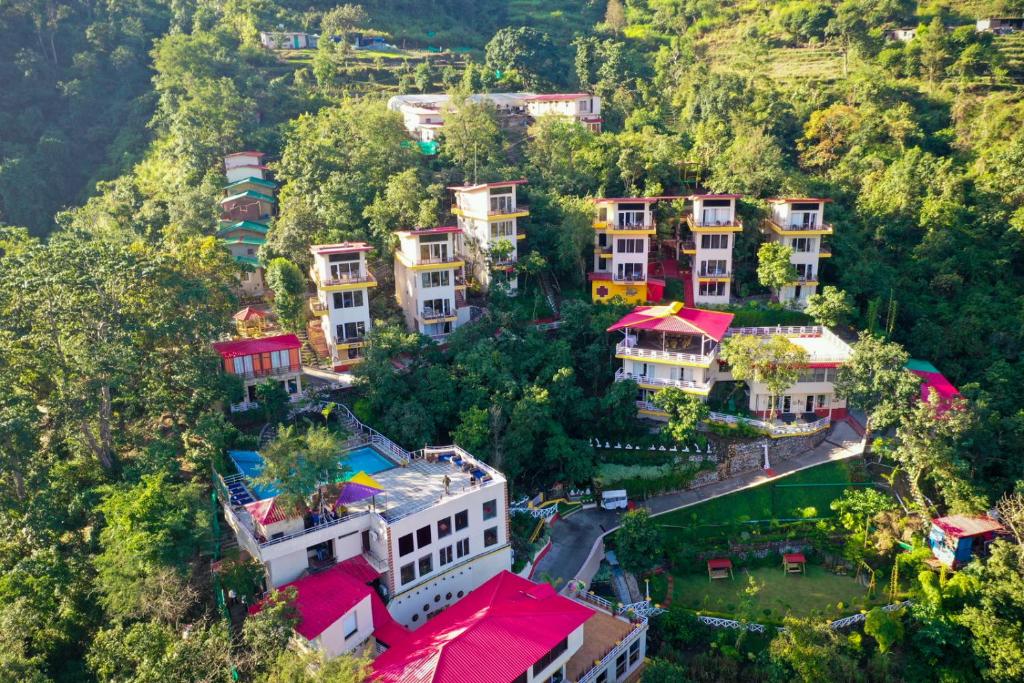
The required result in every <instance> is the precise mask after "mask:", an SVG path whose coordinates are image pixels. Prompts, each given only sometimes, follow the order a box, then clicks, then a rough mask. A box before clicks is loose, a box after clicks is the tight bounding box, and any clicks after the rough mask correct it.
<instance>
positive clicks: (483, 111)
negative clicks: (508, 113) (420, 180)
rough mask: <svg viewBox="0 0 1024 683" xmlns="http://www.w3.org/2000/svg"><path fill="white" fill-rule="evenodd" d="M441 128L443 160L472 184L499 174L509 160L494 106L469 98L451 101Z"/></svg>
mask: <svg viewBox="0 0 1024 683" xmlns="http://www.w3.org/2000/svg"><path fill="white" fill-rule="evenodd" d="M451 107H452V108H453V110H451V111H449V112H448V113H447V114H446V116H445V122H444V128H443V129H441V157H442V158H443V159H445V160H446V161H448V162H450V163H451V164H453V165H454V166H455V167H456V168H457V169H458V170H459V171H461V173H462V176H463V178H465V179H466V180H467V181H468V182H477V181H478V180H480V179H481V178H486V177H488V176H490V175H491V174H493V173H495V172H496V171H497V169H498V168H499V167H500V166H501V165H502V163H503V162H504V160H505V156H504V151H503V144H504V141H503V139H502V136H501V130H500V128H499V127H498V121H497V118H496V115H495V113H494V107H492V106H490V105H488V104H486V103H484V102H472V101H470V100H468V99H464V100H461V101H455V100H453V101H452V102H451Z"/></svg>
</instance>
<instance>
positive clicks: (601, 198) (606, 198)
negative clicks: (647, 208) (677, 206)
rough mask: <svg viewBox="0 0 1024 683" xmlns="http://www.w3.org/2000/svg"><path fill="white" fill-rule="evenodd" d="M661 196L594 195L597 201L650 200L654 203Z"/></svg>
mask: <svg viewBox="0 0 1024 683" xmlns="http://www.w3.org/2000/svg"><path fill="white" fill-rule="evenodd" d="M659 199H661V197H594V201H595V202H650V203H654V202H656V201H658V200H659Z"/></svg>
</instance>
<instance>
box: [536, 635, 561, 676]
mask: <svg viewBox="0 0 1024 683" xmlns="http://www.w3.org/2000/svg"><path fill="white" fill-rule="evenodd" d="M568 649H569V639H568V638H562V642H560V643H558V645H555V646H554V647H553V648H551V651H550V652H548V653H547V654H546V655H544V656H543V657H541V658H540V659H538V660H537V661H536V662H534V664H533V675H534V677H536V676H537V674H539V673H540V672H541V671H543V670H544V669H546V668H548V667H549V666H551V664H552V663H554V661H555V660H556V659H558V657H559V655H561V654H562V653H563V652H565V651H566V650H568Z"/></svg>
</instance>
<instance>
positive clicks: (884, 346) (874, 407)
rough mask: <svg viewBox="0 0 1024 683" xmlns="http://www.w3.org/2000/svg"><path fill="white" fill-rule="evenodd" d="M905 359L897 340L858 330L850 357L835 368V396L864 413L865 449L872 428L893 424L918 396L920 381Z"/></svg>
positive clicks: (868, 446) (887, 426) (895, 423)
mask: <svg viewBox="0 0 1024 683" xmlns="http://www.w3.org/2000/svg"><path fill="white" fill-rule="evenodd" d="M908 360H909V356H908V355H907V352H906V351H904V350H903V347H902V346H900V345H899V344H897V343H895V342H885V341H883V340H881V339H879V338H878V337H875V336H873V335H870V334H867V333H861V335H860V338H859V340H858V341H857V343H856V344H854V345H853V353H852V354H851V356H850V359H849V361H847V362H846V363H844V364H843V365H842V366H840V368H839V370H838V371H837V372H836V382H835V387H836V396H837V397H839V398H841V399H844V400H846V401H847V402H848V403H849V404H850V406H852V407H853V408H857V409H859V410H863V411H864V413H865V414H866V416H867V424H866V425H864V431H865V433H864V443H865V448H866V449H868V448H870V447H871V435H872V434H873V433H874V431H875V430H877V429H887V428H889V427H894V426H896V425H897V424H898V423H899V421H900V420H901V418H902V417H903V416H904V415H906V414H907V412H908V411H909V410H910V408H911V406H912V405H913V404H914V401H915V400H916V399H917V397H918V396H919V392H920V381H919V380H918V379H917V377H915V376H914V375H913V374H911V373H910V372H909V371H908V370H907V369H906V364H907V361H908Z"/></svg>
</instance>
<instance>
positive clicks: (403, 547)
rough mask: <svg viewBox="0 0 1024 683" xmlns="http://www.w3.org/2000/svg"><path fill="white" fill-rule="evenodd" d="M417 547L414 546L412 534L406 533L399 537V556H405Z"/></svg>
mask: <svg viewBox="0 0 1024 683" xmlns="http://www.w3.org/2000/svg"><path fill="white" fill-rule="evenodd" d="M413 550H415V548H413V547H412V534H406V535H405V536H402V537H401V538H399V539H398V556H399V557H405V556H406V555H408V554H409V553H411V552H412V551H413Z"/></svg>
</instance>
